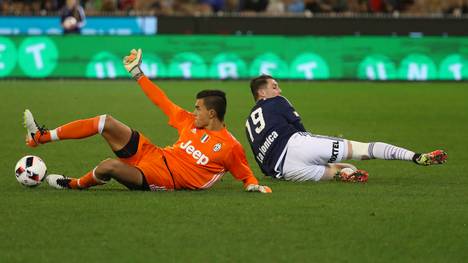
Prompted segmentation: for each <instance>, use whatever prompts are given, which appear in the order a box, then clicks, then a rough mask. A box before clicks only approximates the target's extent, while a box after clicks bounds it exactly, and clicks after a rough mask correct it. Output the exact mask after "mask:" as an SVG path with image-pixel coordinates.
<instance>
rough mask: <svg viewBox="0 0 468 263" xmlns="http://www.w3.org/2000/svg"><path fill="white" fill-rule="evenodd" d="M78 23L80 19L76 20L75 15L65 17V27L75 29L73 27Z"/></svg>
mask: <svg viewBox="0 0 468 263" xmlns="http://www.w3.org/2000/svg"><path fill="white" fill-rule="evenodd" d="M77 23H78V21H77V20H76V18H75V17H73V16H69V17H67V18H65V20H63V27H64V28H65V29H73V28H75V27H76V24H77Z"/></svg>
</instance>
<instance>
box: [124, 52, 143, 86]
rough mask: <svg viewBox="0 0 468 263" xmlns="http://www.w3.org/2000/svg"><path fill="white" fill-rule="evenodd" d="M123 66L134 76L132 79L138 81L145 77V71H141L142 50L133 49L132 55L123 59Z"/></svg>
mask: <svg viewBox="0 0 468 263" xmlns="http://www.w3.org/2000/svg"><path fill="white" fill-rule="evenodd" d="M123 64H124V67H125V69H126V70H127V71H128V72H129V73H130V74H131V75H132V78H134V79H135V80H138V79H139V78H140V77H141V76H143V71H141V68H140V65H141V48H139V49H138V50H135V49H132V51H130V55H128V56H125V57H124V58H123Z"/></svg>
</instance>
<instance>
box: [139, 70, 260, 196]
mask: <svg viewBox="0 0 468 263" xmlns="http://www.w3.org/2000/svg"><path fill="white" fill-rule="evenodd" d="M138 84H139V85H140V87H141V88H142V90H143V92H144V93H145V94H146V96H148V98H149V99H150V100H151V101H152V102H153V103H154V104H156V105H157V106H158V107H159V108H161V110H162V111H163V112H164V114H165V115H167V116H168V117H169V125H170V126H172V127H174V128H176V129H177V131H178V133H179V139H178V140H177V142H176V143H175V144H174V145H173V146H167V147H165V148H164V149H163V152H164V156H165V158H166V161H167V166H168V168H169V170H170V172H171V173H172V176H173V178H174V181H175V182H174V183H175V186H176V188H177V189H206V188H209V187H211V186H212V185H213V184H214V183H215V182H216V181H218V180H219V179H220V178H221V177H222V176H223V175H224V173H226V172H227V171H229V172H230V173H231V174H232V175H233V176H234V177H235V178H236V179H238V180H242V181H243V183H244V187H246V186H247V185H249V184H258V181H257V179H256V178H255V176H254V175H253V173H252V170H251V169H250V167H249V164H248V163H247V159H246V157H245V152H244V149H243V148H242V145H241V144H240V143H239V142H238V141H237V140H236V138H234V136H233V135H232V134H231V133H229V131H228V130H227V129H226V128H223V129H221V130H219V131H213V130H207V129H200V128H196V127H195V115H194V114H192V113H190V112H188V111H186V110H184V109H182V108H181V107H179V106H178V105H176V104H174V103H173V102H172V101H171V100H170V99H169V98H168V97H167V96H166V94H165V93H164V92H163V91H162V90H161V89H160V88H159V87H158V86H157V85H155V84H154V83H152V82H151V81H150V80H149V79H148V78H147V77H146V76H143V77H141V78H140V79H138Z"/></svg>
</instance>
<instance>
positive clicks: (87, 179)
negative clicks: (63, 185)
mask: <svg viewBox="0 0 468 263" xmlns="http://www.w3.org/2000/svg"><path fill="white" fill-rule="evenodd" d="M93 171H94V170H93ZM93 171H90V172H88V173H87V174H85V175H84V176H82V177H81V178H79V179H72V180H71V182H70V184H69V186H70V188H72V189H86V188H90V187H91V186H95V185H102V184H105V182H104V181H102V180H97V179H96V178H95V177H94V174H93Z"/></svg>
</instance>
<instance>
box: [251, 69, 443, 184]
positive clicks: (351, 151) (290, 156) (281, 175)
mask: <svg viewBox="0 0 468 263" xmlns="http://www.w3.org/2000/svg"><path fill="white" fill-rule="evenodd" d="M250 89H251V91H252V95H253V96H254V99H255V101H256V104H255V106H254V107H253V108H252V110H251V112H250V115H249V116H248V118H247V121H246V134H247V139H248V141H249V143H250V147H251V149H252V151H253V153H254V156H255V160H256V161H257V163H258V165H259V166H260V168H261V170H262V172H263V173H264V174H265V175H267V176H271V177H274V178H278V179H284V180H287V181H320V180H332V179H335V180H338V181H346V182H366V181H367V179H368V173H367V172H366V171H364V170H358V169H357V168H356V167H355V166H353V165H351V164H347V163H341V161H343V160H351V159H352V160H368V159H384V160H404V161H413V162H414V163H416V164H418V165H432V164H443V163H445V162H446V159H447V154H446V153H445V152H444V151H443V150H435V151H432V152H429V153H423V154H421V153H414V152H412V151H410V150H407V149H404V148H401V147H398V146H394V145H390V144H387V143H383V142H371V143H362V142H357V141H351V140H347V139H343V138H334V137H327V136H320V135H314V134H311V133H309V132H307V131H306V129H305V128H304V125H302V123H301V118H300V117H299V114H298V113H297V112H296V111H295V110H294V108H293V107H292V105H291V104H290V103H289V101H288V100H287V99H286V98H284V97H283V96H281V89H280V87H279V86H278V83H277V82H276V80H275V79H274V78H273V77H271V76H269V75H261V76H259V77H257V78H254V79H252V80H251V82H250Z"/></svg>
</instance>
